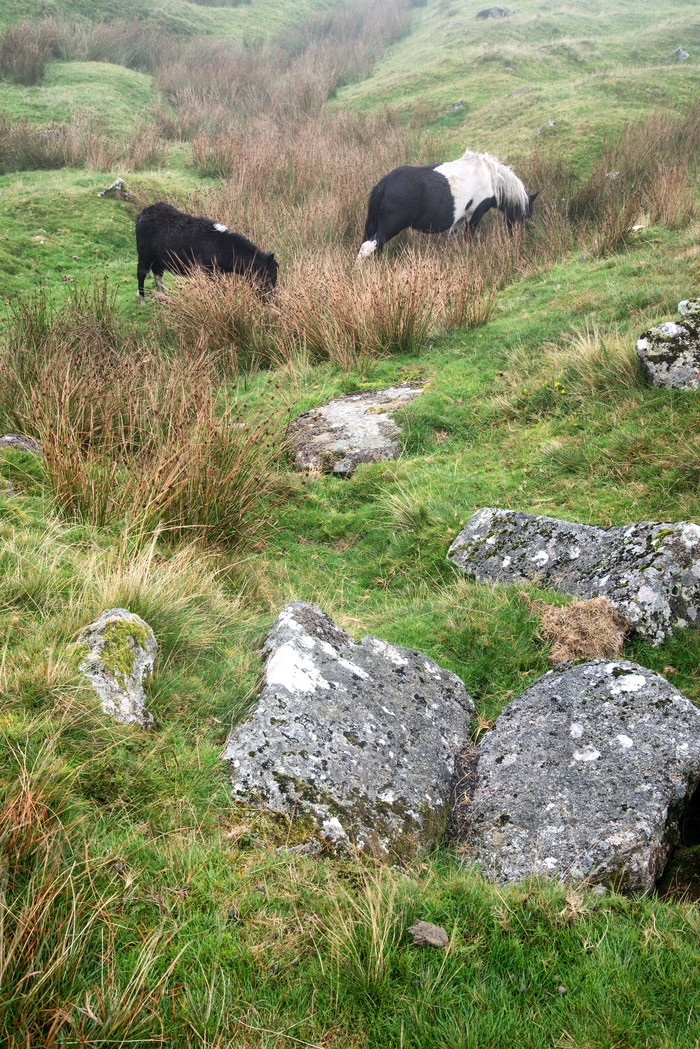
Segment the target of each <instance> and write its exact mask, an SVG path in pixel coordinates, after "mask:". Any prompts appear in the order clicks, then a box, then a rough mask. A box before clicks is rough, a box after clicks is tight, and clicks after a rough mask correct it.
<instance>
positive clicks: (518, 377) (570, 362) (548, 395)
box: [492, 327, 645, 418]
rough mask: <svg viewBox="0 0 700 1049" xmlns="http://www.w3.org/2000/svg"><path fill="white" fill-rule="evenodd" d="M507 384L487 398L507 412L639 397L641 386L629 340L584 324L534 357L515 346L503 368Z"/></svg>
mask: <svg viewBox="0 0 700 1049" xmlns="http://www.w3.org/2000/svg"><path fill="white" fill-rule="evenodd" d="M504 381H505V382H506V383H507V385H508V387H509V389H508V391H507V392H505V393H499V394H497V395H496V396H495V397H494V398H493V401H492V403H493V404H494V406H495V407H497V409H498V410H499V411H501V412H503V413H504V414H505V415H507V416H509V417H512V418H520V417H523V416H527V417H530V418H533V417H536V416H544V415H547V414H549V413H552V412H559V413H575V412H579V411H585V412H590V411H591V410H592V408H593V405H594V404H596V403H600V404H607V405H609V404H611V403H616V402H619V403H624V404H626V405H627V404H630V403H634V402H638V401H639V399H640V397H641V395H642V391H643V390H644V388H645V384H644V380H643V376H642V372H641V368H640V365H639V360H638V358H637V356H636V354H635V352H634V340H631V339H630V337H629V336H626V335H622V334H621V333H620V332H619V331H616V330H614V329H613V330H611V331H608V332H604V331H601V330H600V329H599V328H596V327H593V328H589V327H586V328H584V329H582V330H580V331H574V332H571V333H570V334H569V335H568V336H566V337H565V338H564V339H563V340H562V341H561V342H559V343H546V344H545V345H543V346H542V347H541V348H540V350H539V355H538V357H537V359H536V360H535V361H533V360H532V357H531V354H529V353H526V352H525V351H522V350H516V351H515V352H514V353H513V354H512V356H511V358H510V361H509V364H508V369H507V371H506V372H505V373H504Z"/></svg>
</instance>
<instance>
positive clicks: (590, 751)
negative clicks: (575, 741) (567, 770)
mask: <svg viewBox="0 0 700 1049" xmlns="http://www.w3.org/2000/svg"><path fill="white" fill-rule="evenodd" d="M599 757H600V751H599V750H596V748H595V747H591V746H587V747H584V748H583V750H575V751H574V761H597V760H598V758H599Z"/></svg>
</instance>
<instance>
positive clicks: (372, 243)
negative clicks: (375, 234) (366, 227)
mask: <svg viewBox="0 0 700 1049" xmlns="http://www.w3.org/2000/svg"><path fill="white" fill-rule="evenodd" d="M376 250H377V242H376V240H366V241H365V242H364V244H361V245H360V250H359V251H358V253H357V261H358V262H360V260H361V259H368V258H369V257H370V255H373V254H374V252H375V251H376Z"/></svg>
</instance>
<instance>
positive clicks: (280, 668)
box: [266, 644, 331, 694]
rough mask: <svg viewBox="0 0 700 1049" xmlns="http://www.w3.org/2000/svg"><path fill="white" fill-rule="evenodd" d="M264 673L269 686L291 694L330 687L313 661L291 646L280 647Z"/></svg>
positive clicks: (270, 659)
mask: <svg viewBox="0 0 700 1049" xmlns="http://www.w3.org/2000/svg"><path fill="white" fill-rule="evenodd" d="M266 673H267V682H268V684H269V685H272V686H273V687H274V686H275V685H280V686H282V687H283V688H286V689H289V690H290V691H293V692H304V693H307V694H308V693H310V692H315V691H316V689H318V688H323V689H328V688H330V687H331V686H330V684H329V682H328V681H326V679H325V678H324V677H323V676H322V675H321V674H320V673H319V671H318V668H317V667H316V664H315V663H314V661H313V659H311V657H309V656H304V655H303V654H302V653H301V652H299V651H298V649H297V648H295V647H294V645H292V644H286V645H282V646H281V647H280V648H278V649H277V651H276V652H275V653H274V655H272V656H270V658H269V659H268V661H267V671H266Z"/></svg>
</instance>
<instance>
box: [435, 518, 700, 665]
mask: <svg viewBox="0 0 700 1049" xmlns="http://www.w3.org/2000/svg"><path fill="white" fill-rule="evenodd" d="M447 556H448V558H449V560H450V561H452V562H453V563H454V564H455V565H456V566H457V567H458V568H460V569H461V570H462V571H463V572H465V573H467V574H468V575H471V576H474V578H475V579H478V580H479V581H480V582H490V583H524V582H531V583H536V584H537V585H538V586H541V587H545V588H547V587H549V588H552V589H554V590H563V591H564V592H565V593H568V594H575V595H576V596H577V597H583V598H590V597H606V598H607V599H608V601H610V603H611V604H613V605H614V606H615V608H617V610H618V611H619V612H620V614H621V615H622V616H624V618H625V619H626V620H627V621H628V622H629V623H630V624H631V626H632V627H633V628H634V630H636V631H637V632H638V633H639V634H642V635H643V636H644V637H646V638H648V639H649V640H650V641H651V642H652V643H653V644H655V645H656V644H661V642H662V641H664V640H665V639H666V638H667V637H669V636H670V635H671V634H672V633H673V631H674V630H676V629H679V628H680V629H682V628H684V627H689V626H697V625H698V622H699V621H700V620H699V614H700V527H698V525H695V524H692V523H691V522H688V521H681V522H680V523H677V524H655V523H653V522H650V521H641V522H639V523H637V524H631V525H624V526H622V527H616V528H597V527H595V526H594V525H583V524H574V523H572V522H570V521H559V520H557V519H556V518H554V517H540V516H538V515H536V514H525V513H520V512H519V511H515V510H494V509H491V508H488V507H486V508H484V509H483V510H477V512H476V513H475V514H474V515H473V517H471V518H470V519H469V521H467V524H466V525H465V527H464V528H463V529H462V531H461V532H460V533H459V535H458V536H457V538H456V539H455V541H454V542H453V543H452V546H451V547H450V549H449V550H448V552H447Z"/></svg>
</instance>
